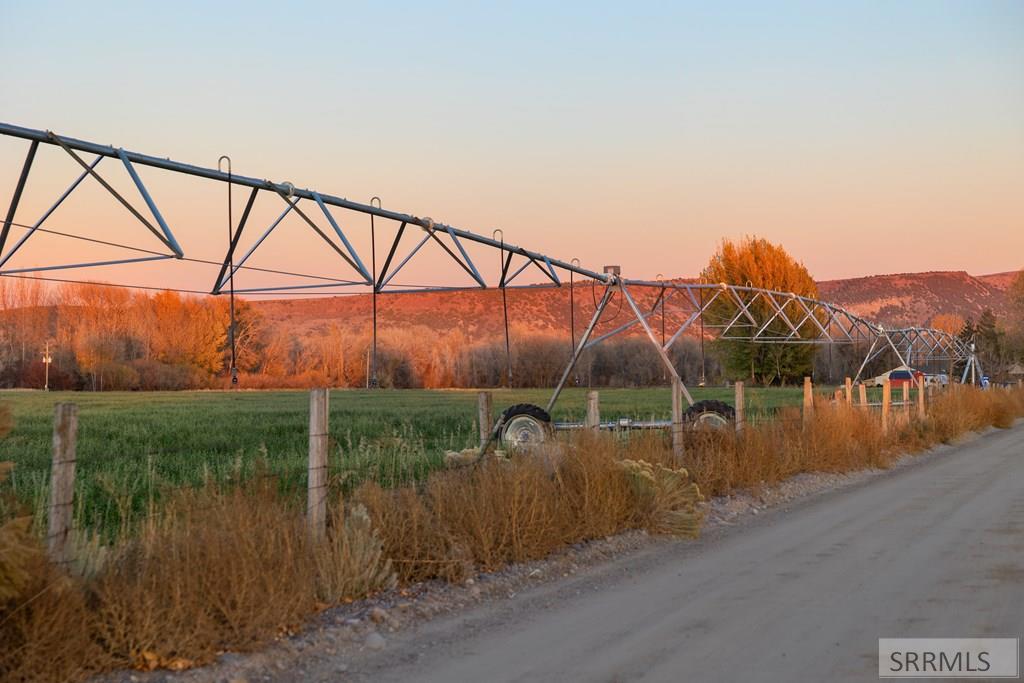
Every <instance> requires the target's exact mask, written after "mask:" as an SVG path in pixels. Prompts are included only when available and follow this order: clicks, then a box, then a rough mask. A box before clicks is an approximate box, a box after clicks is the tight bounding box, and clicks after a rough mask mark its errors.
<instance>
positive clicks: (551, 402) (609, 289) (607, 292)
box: [545, 279, 615, 413]
mask: <svg viewBox="0 0 1024 683" xmlns="http://www.w3.org/2000/svg"><path fill="white" fill-rule="evenodd" d="M614 291H615V280H614V279H613V280H612V281H611V282H609V283H608V284H607V285H605V288H604V294H603V295H602V296H601V301H600V302H598V304H597V310H595V311H594V317H592V318H591V319H590V324H588V325H587V329H586V330H584V332H583V336H582V337H580V341H579V343H578V344H576V349H575V350H574V351H573V352H572V358H570V359H569V364H568V365H566V366H565V370H564V371H563V372H562V377H561V378H560V379H559V380H558V384H557V385H555V390H554V392H552V394H551V398H550V399H548V405H547V407H546V408H545V410H546V411H547V412H549V413H550V412H551V409H552V408H553V407H554V406H555V401H557V400H558V395H559V394H561V393H562V389H563V388H564V387H565V382H566V380H568V379H569V375H570V374H572V371H573V368H575V367H576V362H577V361H578V360H579V358H580V354H582V353H583V349H584V348H586V345H587V340H588V339H590V335H591V334H593V332H594V328H595V327H597V323H598V321H599V320H601V314H602V313H604V309H605V308H606V307H607V306H608V302H609V301H611V298H612V293H613V292H614Z"/></svg>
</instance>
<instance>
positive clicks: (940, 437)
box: [0, 389, 1024, 681]
mask: <svg viewBox="0 0 1024 683" xmlns="http://www.w3.org/2000/svg"><path fill="white" fill-rule="evenodd" d="M1021 415H1024V392H1022V391H1019V390H1018V391H1013V392H1008V391H1001V390H992V391H988V392H980V391H977V390H972V389H951V390H949V391H946V392H943V393H941V394H940V395H938V396H936V397H935V400H934V401H933V403H932V405H931V406H930V414H929V417H928V418H927V419H926V420H923V421H918V420H912V419H904V418H902V417H899V416H897V415H894V420H893V426H892V428H891V429H890V431H889V432H888V433H885V432H883V431H882V429H881V425H880V420H879V418H878V415H877V414H875V413H872V412H868V411H865V410H863V409H855V408H847V407H846V406H844V405H830V404H828V403H822V404H820V405H818V406H816V408H815V414H814V418H813V420H811V421H810V422H809V423H808V424H807V425H803V424H802V423H801V421H800V420H799V415H798V414H795V413H794V414H789V415H783V416H782V419H780V420H779V421H777V422H774V423H769V424H765V425H760V426H751V427H748V428H747V429H745V430H743V431H742V432H741V433H740V434H739V435H737V434H735V433H734V432H732V431H719V432H715V431H698V432H693V433H689V434H688V435H687V444H686V455H685V457H684V461H683V462H682V463H678V462H674V460H673V458H672V454H671V450H670V449H669V448H668V445H667V443H666V439H665V438H664V436H662V435H652V434H646V435H640V436H637V437H635V438H631V439H629V440H620V439H617V438H615V437H610V436H607V435H603V436H602V435H594V434H589V433H587V434H579V435H575V436H574V437H573V438H572V439H571V440H569V441H567V442H566V443H564V444H563V445H562V447H561V448H557V449H552V450H551V451H550V452H548V453H547V455H546V457H534V458H515V459H513V460H511V461H509V460H504V459H499V458H492V459H489V460H487V461H485V462H484V463H483V464H481V465H479V466H473V467H466V468H460V469H455V470H448V471H441V472H437V473H435V474H433V475H431V476H430V477H429V479H428V480H427V481H426V482H425V483H424V484H423V485H421V486H418V487H413V486H406V487H400V488H395V489H384V488H382V487H380V486H379V485H377V484H374V483H368V484H364V485H363V486H362V487H361V488H360V489H359V490H358V491H357V492H356V494H355V500H353V501H352V502H351V504H349V505H347V506H346V505H343V504H342V502H340V501H339V502H337V503H336V504H335V507H334V508H333V509H332V511H331V514H330V515H329V518H330V519H329V527H328V531H327V534H326V537H325V538H324V539H323V540H321V541H318V542H314V541H313V540H312V539H311V537H310V536H309V535H308V534H307V532H306V529H305V526H304V519H303V517H304V515H303V510H301V509H297V508H296V506H295V505H294V504H293V503H292V502H290V501H291V499H290V498H286V497H282V496H281V495H280V494H279V493H278V490H279V488H278V486H277V483H276V482H275V481H273V480H271V479H269V478H266V477H257V478H255V479H254V480H253V481H252V482H251V483H249V484H246V485H243V486H236V487H234V488H220V487H217V486H213V485H206V486H203V487H200V488H199V489H194V490H191V489H190V490H182V491H180V492H178V493H177V494H175V495H174V496H173V497H172V498H171V499H170V500H169V502H168V503H167V505H166V506H165V507H163V508H161V509H160V510H159V511H155V512H154V513H153V514H151V515H150V517H149V518H148V519H147V520H146V523H145V524H143V525H142V528H141V531H140V532H139V533H137V534H135V535H133V536H131V537H125V538H122V539H121V540H120V541H118V542H117V543H116V544H114V545H113V546H110V547H100V546H99V545H98V542H97V541H96V539H87V541H88V542H83V543H81V544H80V547H81V548H82V549H83V552H85V551H88V552H85V556H84V557H80V558H79V561H78V562H77V563H76V565H75V568H73V569H71V570H66V569H61V568H58V567H55V566H54V565H52V564H50V563H49V562H48V560H47V559H46V555H45V552H44V550H43V547H42V544H41V542H40V540H39V539H38V537H36V536H34V535H32V534H31V533H30V532H29V530H28V527H27V523H26V519H27V517H26V516H25V514H24V512H23V511H18V510H15V509H14V508H13V507H12V505H11V504H10V503H9V502H8V503H6V504H4V505H0V643H2V644H3V647H2V648H0V680H4V681H8V680H9V681H37V680H68V679H80V678H83V677H84V676H86V675H88V674H90V673H94V672H96V671H101V670H105V669H110V668H116V667H126V666H130V667H137V668H154V667H167V668H180V667H186V666H191V665H194V664H197V663H202V662H206V661H209V660H210V659H211V658H213V657H214V656H215V655H216V654H217V653H218V652H220V651H222V650H226V649H234V650H237V649H245V648H251V647H255V646H258V645H260V644H262V643H264V642H266V641H267V640H269V639H272V638H273V637H275V636H277V635H278V634H281V633H284V632H287V631H288V630H290V629H292V628H295V627H297V626H298V625H299V624H300V623H301V622H302V621H303V619H305V618H307V617H308V616H309V615H310V614H311V613H313V612H314V611H316V610H317V609H320V608H321V607H322V606H324V605H325V604H332V603H337V602H341V601H344V600H349V599H356V598H360V597H364V596H366V595H368V594H370V593H372V592H374V591H378V590H381V589H384V588H387V587H389V586H392V585H394V584H395V582H396V581H398V582H401V583H409V582H414V581H420V580H424V579H431V578H439V579H444V580H459V579H462V578H464V577H466V576H467V575H468V574H469V573H470V572H473V571H476V570H493V569H497V568H499V567H501V566H503V565H505V564H507V563H510V562H520V561H524V560H531V559H536V558H540V557H543V556H545V555H547V554H549V553H551V552H552V551H554V550H556V549H558V548H560V547H563V546H565V545H566V544H571V543H576V542H579V541H582V540H586V539H591V538H600V537H604V536H607V535H609V534H613V533H616V532H619V531H622V530H625V529H635V528H644V529H648V530H650V531H652V532H655V533H673V534H678V535H693V534H695V533H696V532H697V530H698V529H699V525H700V522H701V516H702V511H701V509H700V508H699V506H698V505H697V503H698V501H699V499H700V491H703V492H705V493H708V494H711V495H718V494H723V493H728V492H731V491H733V490H736V489H742V488H749V487H757V486H761V485H764V484H771V483H775V482H778V481H781V480H783V479H785V478H787V477H790V476H793V475H794V474H797V473H800V472H811V471H823V472H845V471H852V470H858V469H863V468H866V467H885V466H887V465H888V464H889V463H890V462H891V460H892V459H893V458H895V457H897V456H898V455H900V454H902V453H905V452H908V451H916V450H920V449H923V448H926V447H927V446H929V445H931V444H934V443H937V442H947V441H950V440H953V439H955V438H957V437H958V436H960V435H962V434H964V433H966V432H968V431H972V430H978V429H981V428H984V427H987V426H989V425H995V426H998V427H1008V426H1010V424H1012V422H1013V420H1014V419H1015V418H1016V417H1018V416H1021ZM0 417H2V416H0ZM0 423H2V420H0ZM0 426H2V424H0ZM2 476H3V475H2V474H0V477H2ZM694 482H696V484H697V486H695V485H694ZM698 486H699V490H698ZM364 508H365V510H364ZM83 568H88V569H87V571H85V570H83Z"/></svg>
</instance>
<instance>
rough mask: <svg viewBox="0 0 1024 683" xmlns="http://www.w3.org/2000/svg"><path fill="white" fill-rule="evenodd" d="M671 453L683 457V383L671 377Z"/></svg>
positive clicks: (677, 457) (679, 457)
mask: <svg viewBox="0 0 1024 683" xmlns="http://www.w3.org/2000/svg"><path fill="white" fill-rule="evenodd" d="M672 455H673V456H675V457H676V459H682V457H683V383H682V381H681V380H678V379H675V378H673V379H672Z"/></svg>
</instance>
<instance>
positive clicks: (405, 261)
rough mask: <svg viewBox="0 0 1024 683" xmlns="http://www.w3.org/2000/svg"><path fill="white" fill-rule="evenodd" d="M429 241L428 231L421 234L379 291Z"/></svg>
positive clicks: (381, 288)
mask: <svg viewBox="0 0 1024 683" xmlns="http://www.w3.org/2000/svg"><path fill="white" fill-rule="evenodd" d="M429 241H430V234H429V233H428V234H426V235H424V236H423V239H421V240H420V241H419V243H418V244H417V245H416V246H415V247H413V248H412V251H410V252H409V255H408V256H406V257H405V258H404V259H402V262H401V263H399V264H398V266H397V267H396V268H395V269H394V270H393V271H391V274H390V275H388V276H387V277H386V278H385V279H384V283H383V284H382V285H381V286H380V290H381V291H383V289H384V287H387V285H388V283H389V282H391V278H393V277H395V276H396V275H398V271H400V270H402V268H403V267H404V266H405V264H406V263H408V262H409V261H410V260H411V259H412V257H413V256H415V255H416V252H418V251H419V250H420V249H421V248H423V245H424V244H426V243H427V242H429ZM474 289H476V288H475V287H474Z"/></svg>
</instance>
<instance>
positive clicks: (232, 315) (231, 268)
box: [217, 156, 238, 387]
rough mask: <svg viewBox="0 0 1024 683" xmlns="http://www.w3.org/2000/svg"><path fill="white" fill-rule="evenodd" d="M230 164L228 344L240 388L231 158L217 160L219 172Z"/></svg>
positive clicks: (234, 383)
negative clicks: (232, 246)
mask: <svg viewBox="0 0 1024 683" xmlns="http://www.w3.org/2000/svg"><path fill="white" fill-rule="evenodd" d="M224 160H227V162H228V182H227V186H228V252H229V254H228V287H229V289H228V302H229V303H228V311H229V316H230V324H229V325H228V343H229V344H230V345H231V368H230V372H231V386H233V387H235V386H238V362H237V361H238V355H237V349H236V340H235V324H236V323H235V263H234V261H235V257H234V253H232V249H231V243H232V242H233V241H234V232H235V217H234V212H233V210H232V203H231V157H228V156H222V157H221V158H220V159H218V160H217V170H220V163H221V162H222V161H224Z"/></svg>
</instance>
